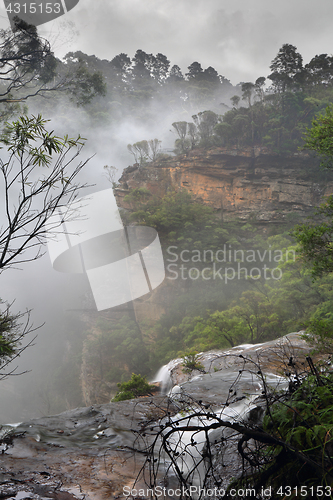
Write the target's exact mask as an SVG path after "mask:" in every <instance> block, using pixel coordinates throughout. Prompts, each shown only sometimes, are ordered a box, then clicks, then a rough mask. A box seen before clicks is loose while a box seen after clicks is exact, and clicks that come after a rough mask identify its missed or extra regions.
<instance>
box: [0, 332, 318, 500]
mask: <svg viewBox="0 0 333 500" xmlns="http://www.w3.org/2000/svg"><path fill="white" fill-rule="evenodd" d="M310 351H311V348H310V347H309V346H308V345H307V344H306V342H305V341H304V340H303V339H302V332H299V333H292V334H289V335H287V336H285V337H283V338H281V339H278V340H275V341H272V342H267V343H265V344H257V345H247V346H237V347H234V348H232V349H229V350H228V351H210V352H207V353H202V354H201V355H200V356H199V357H198V361H199V362H200V363H202V365H203V366H204V368H203V369H202V370H200V371H192V372H191V373H186V372H184V366H183V365H182V360H173V362H172V363H170V367H169V368H170V370H168V369H167V367H165V368H166V369H164V371H163V370H162V372H163V373H164V375H163V377H164V380H161V383H162V385H163V383H164V387H166V384H165V379H166V378H167V377H168V376H169V373H170V377H171V380H172V385H173V386H174V387H173V390H172V394H171V395H170V397H167V396H149V397H145V398H139V399H135V400H128V401H123V402H119V403H109V404H104V405H93V406H90V407H87V408H77V409H75V410H71V411H67V412H64V413H61V414H59V415H55V416H49V417H43V418H40V419H35V420H31V421H28V422H25V423H21V424H13V425H4V426H3V427H2V430H1V432H2V450H1V451H2V454H1V455H0V499H1V498H7V499H11V500H13V499H15V500H23V499H25V498H30V499H34V500H41V499H48V498H53V499H56V500H75V499H81V500H106V499H111V498H118V497H120V496H122V495H123V491H124V490H123V488H124V487H125V486H127V487H128V488H130V489H131V488H132V487H133V485H134V482H135V480H136V478H137V477H138V476H139V475H140V471H141V469H142V468H143V467H144V464H145V459H146V455H145V453H144V447H145V446H146V445H147V443H148V444H149V440H150V439H152V438H153V434H154V433H153V432H151V430H152V428H154V426H156V423H158V422H159V419H161V418H162V417H163V416H164V415H165V414H166V412H170V414H176V413H177V412H178V411H179V409H180V408H181V404H182V403H181V401H182V399H184V398H185V399H186V398H190V400H191V399H192V400H196V401H198V400H201V401H202V404H208V405H211V406H212V407H213V408H214V409H215V410H216V409H218V408H219V407H221V406H222V405H223V404H224V403H225V402H226V401H227V400H228V402H229V403H230V405H229V407H228V411H229V412H231V413H232V412H234V414H235V415H237V413H241V412H243V411H244V409H246V405H247V407H248V409H251V408H252V409H255V408H256V407H257V406H258V402H257V401H258V398H259V399H260V395H261V392H262V389H263V384H264V383H266V384H270V385H272V386H274V387H277V388H280V389H283V390H285V389H286V387H287V382H286V379H285V378H284V376H283V375H285V374H286V372H288V371H289V372H291V371H292V370H293V369H297V370H299V371H303V370H304V369H305V368H306V359H305V358H306V356H307V355H308V354H309V353H310ZM259 368H260V370H259ZM258 371H259V372H260V373H258ZM162 372H161V373H162ZM204 372H206V373H204ZM262 373H263V374H264V375H262ZM249 402H250V405H252V406H249V404H248V403H249ZM157 427H158V425H157ZM157 427H155V428H157ZM146 429H147V436H146V438H145V439H144V440H141V439H140V438H139V435H140V433H141V434H142V433H145V430H146ZM9 431H11V434H8V432H9ZM6 433H7V434H6ZM149 434H150V436H149ZM135 450H136V452H135ZM230 450H231V447H229V448H228V450H222V449H221V450H220V456H222V455H223V456H224V458H223V460H224V461H225V462H226V464H224V465H223V467H224V471H225V473H224V476H225V479H226V480H227V478H228V477H232V476H234V475H235V473H236V472H237V468H238V467H239V464H238V461H239V460H238V459H237V458H236V455H235V453H231V452H230ZM218 452H219V450H217V456H218ZM237 460H238V461H237ZM162 472H163V470H162V469H161V477H160V479H161V481H163V474H162ZM140 487H142V488H144V487H145V486H144V482H143V479H142V478H141V479H139V480H138V482H137V484H136V488H140Z"/></svg>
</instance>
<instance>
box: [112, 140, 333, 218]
mask: <svg viewBox="0 0 333 500" xmlns="http://www.w3.org/2000/svg"><path fill="white" fill-rule="evenodd" d="M137 187H146V188H147V189H148V190H149V191H151V192H152V193H153V194H156V195H159V196H163V194H165V193H166V192H167V191H171V190H176V191H178V190H180V189H186V190H187V191H189V192H190V193H192V194H193V196H194V198H195V199H197V200H201V201H202V202H203V203H205V204H207V205H210V206H212V207H214V208H215V209H216V210H218V211H221V212H222V215H223V218H224V219H225V220H228V219H232V218H234V217H239V218H242V219H247V218H248V217H249V216H250V215H251V216H252V217H253V216H255V217H256V219H257V220H262V221H270V220H283V219H284V218H285V217H286V216H287V214H290V213H294V212H297V213H298V214H299V215H307V214H308V213H309V212H311V210H312V208H313V207H314V206H317V205H318V204H320V203H321V202H322V201H323V199H324V198H325V196H328V195H330V194H332V193H333V176H330V178H328V176H327V175H324V174H323V172H322V171H321V170H320V169H319V167H318V162H316V160H314V159H313V158H311V157H310V156H309V155H307V154H305V153H296V154H293V155H277V154H274V153H272V152H270V151H268V150H266V149H263V148H257V149H256V148H246V149H242V150H240V149H236V148H235V149H230V148H229V149H227V148H216V149H214V150H210V151H204V150H193V151H191V152H190V153H189V154H187V155H180V156H175V157H169V158H166V159H162V160H159V161H156V162H153V163H149V164H147V165H146V166H144V167H139V166H138V165H135V166H133V167H128V168H127V169H125V170H124V173H123V175H122V177H121V179H120V185H119V187H118V189H116V197H117V199H118V204H119V205H120V206H122V207H124V208H126V203H125V202H124V197H125V196H126V194H127V193H128V192H129V191H130V190H132V189H135V188H137Z"/></svg>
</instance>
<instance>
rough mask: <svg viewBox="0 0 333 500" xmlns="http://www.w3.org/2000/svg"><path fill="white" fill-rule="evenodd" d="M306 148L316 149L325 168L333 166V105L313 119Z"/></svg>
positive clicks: (306, 138) (306, 140) (306, 136)
mask: <svg viewBox="0 0 333 500" xmlns="http://www.w3.org/2000/svg"><path fill="white" fill-rule="evenodd" d="M304 149H309V150H312V151H316V152H317V153H318V155H319V157H320V159H321V166H322V167H324V168H332V167H333V106H332V105H331V106H328V107H327V108H326V110H325V113H323V114H320V115H319V116H318V118H316V119H315V120H313V122H312V127H311V128H310V129H307V133H306V135H305V144H304Z"/></svg>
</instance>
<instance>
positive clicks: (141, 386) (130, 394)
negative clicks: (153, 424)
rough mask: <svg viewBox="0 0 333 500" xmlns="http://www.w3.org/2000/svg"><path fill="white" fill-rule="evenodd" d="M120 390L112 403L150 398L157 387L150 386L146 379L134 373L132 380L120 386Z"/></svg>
mask: <svg viewBox="0 0 333 500" xmlns="http://www.w3.org/2000/svg"><path fill="white" fill-rule="evenodd" d="M118 387H119V390H118V392H117V394H116V395H115V397H114V398H113V400H112V401H124V400H126V399H133V398H138V397H139V396H148V395H149V394H151V392H152V390H154V389H155V387H154V386H153V385H151V384H149V383H148V382H147V380H146V377H142V376H141V375H137V374H135V373H132V377H131V380H129V381H128V382H123V383H121V384H120V383H119V384H118Z"/></svg>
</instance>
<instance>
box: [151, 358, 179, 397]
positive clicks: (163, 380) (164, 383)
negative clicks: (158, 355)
mask: <svg viewBox="0 0 333 500" xmlns="http://www.w3.org/2000/svg"><path fill="white" fill-rule="evenodd" d="M179 363H181V359H172V360H171V361H169V363H167V364H166V365H163V366H162V367H161V368H160V369H159V370H158V372H157V373H156V375H155V377H154V378H153V379H152V380H151V382H152V383H154V382H159V383H160V384H161V394H162V395H165V394H168V392H169V391H170V390H171V389H172V386H173V381H172V376H171V372H172V370H173V368H175V367H176V366H177V365H179Z"/></svg>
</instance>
